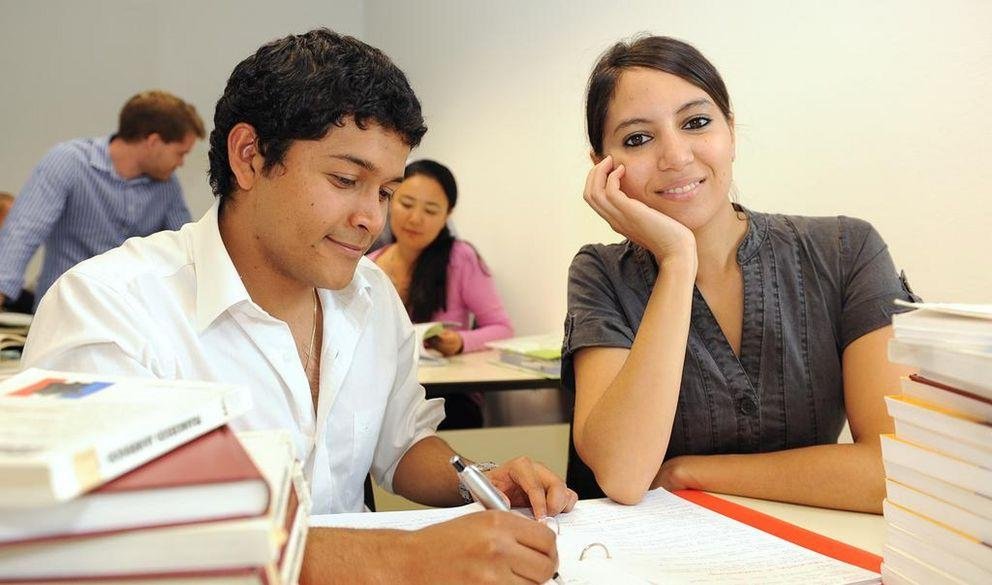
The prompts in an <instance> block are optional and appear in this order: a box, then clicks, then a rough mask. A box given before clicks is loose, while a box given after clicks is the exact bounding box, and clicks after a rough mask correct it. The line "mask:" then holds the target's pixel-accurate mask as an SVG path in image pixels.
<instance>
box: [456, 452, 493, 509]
mask: <svg viewBox="0 0 992 585" xmlns="http://www.w3.org/2000/svg"><path fill="white" fill-rule="evenodd" d="M472 466H473V467H475V468H476V469H478V470H479V471H481V472H483V473H485V472H487V471H489V470H491V469H496V468H497V467H499V464H498V463H496V462H494V461H481V462H479V463H473V464H472ZM458 495H460V496H461V497H462V501H464V502H465V503H466V504H471V503H472V502H474V501H475V499H474V498H473V497H472V494H471V493H469V491H468V488H467V487H465V484H464V483H462V482H461V480H459V481H458Z"/></svg>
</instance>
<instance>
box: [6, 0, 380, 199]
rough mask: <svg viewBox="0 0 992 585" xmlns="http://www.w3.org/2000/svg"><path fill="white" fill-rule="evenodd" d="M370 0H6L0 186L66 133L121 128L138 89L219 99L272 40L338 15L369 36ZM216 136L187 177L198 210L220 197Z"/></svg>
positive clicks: (207, 106)
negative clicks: (212, 167) (242, 65)
mask: <svg viewBox="0 0 992 585" xmlns="http://www.w3.org/2000/svg"><path fill="white" fill-rule="evenodd" d="M363 21H364V4H363V3H362V1H361V0H333V1H329V0H305V1H304V0H287V1H283V2H278V3H277V2H272V1H263V0H239V1H232V0H224V1H221V0H208V1H201V0H169V1H167V2H163V1H160V0H92V1H87V2H78V1H76V0H57V1H56V0H38V1H29V0H0V131H2V140H0V190H4V191H11V192H14V193H17V192H18V191H19V190H20V188H21V186H22V185H23V184H24V182H25V181H26V180H27V178H28V176H29V174H30V172H31V169H32V168H33V167H34V165H35V164H36V163H37V162H38V159H39V158H41V156H42V155H43V154H44V153H45V152H47V151H48V149H50V148H51V147H52V146H53V145H54V144H56V143H57V142H60V141H63V140H68V139H71V138H75V137H78V136H96V135H100V134H110V133H111V132H113V131H114V130H115V129H116V127H117V114H118V113H119V112H120V108H121V106H122V105H123V104H124V102H125V101H126V100H127V99H128V98H129V97H131V96H132V95H134V94H136V93H138V92H139V91H142V90H145V89H150V88H161V89H165V90H167V91H170V92H172V93H175V94H176V95H178V96H180V97H182V98H183V99H185V100H187V101H189V102H191V103H192V104H193V105H195V106H196V108H197V110H198V111H199V113H200V116H201V117H202V118H203V120H204V123H205V124H206V126H207V132H208V133H209V132H210V129H211V128H212V127H213V113H214V104H216V103H217V98H219V97H220V95H221V93H222V92H223V91H224V85H225V84H226V83H227V76H228V75H230V73H231V70H232V69H234V66H235V65H236V64H237V63H238V62H239V61H241V60H242V59H244V58H245V57H247V56H248V55H249V54H251V53H252V52H254V51H255V49H257V48H258V47H259V46H260V45H261V44H262V43H264V42H266V41H268V40H272V39H275V38H278V37H282V36H285V35H287V34H291V33H295V32H303V31H306V30H309V29H311V28H314V27H317V26H328V27H331V28H333V29H335V30H337V31H339V32H342V33H346V34H352V35H356V36H361V35H362V34H363V33H364V30H363ZM207 167H208V164H207V146H206V141H200V142H198V143H197V145H196V147H195V148H194V149H193V151H192V152H191V153H190V154H189V156H188V157H187V160H186V165H185V166H184V167H183V168H182V169H181V170H180V171H179V178H180V180H181V182H182V185H183V188H184V190H185V193H186V198H187V201H188V203H189V206H190V210H191V212H192V213H193V216H194V217H199V216H200V215H202V214H203V212H204V211H206V209H207V208H208V207H209V206H210V205H211V203H212V201H213V196H212V194H211V193H210V187H209V185H208V184H207V180H206V173H207Z"/></svg>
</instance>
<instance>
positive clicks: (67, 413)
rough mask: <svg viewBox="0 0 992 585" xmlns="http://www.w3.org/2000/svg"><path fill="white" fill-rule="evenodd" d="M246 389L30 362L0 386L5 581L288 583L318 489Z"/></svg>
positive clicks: (0, 526) (0, 559)
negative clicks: (252, 416) (242, 427)
mask: <svg viewBox="0 0 992 585" xmlns="http://www.w3.org/2000/svg"><path fill="white" fill-rule="evenodd" d="M249 407H250V398H249V395H248V393H247V392H246V391H244V390H243V389H241V388H239V387H236V386H228V385H222V384H208V383H197V382H174V381H173V382H164V381H156V380H144V379H126V378H114V377H103V376H92V375H81V374H70V373H65V372H50V371H43V370H28V371H26V372H23V373H21V374H18V375H16V376H14V377H12V378H10V379H8V380H6V381H5V382H3V383H2V384H0V583H31V584H34V585H40V584H42V583H53V584H54V583H60V584H66V583H79V582H85V583H88V584H93V583H100V584H108V585H109V584H114V585H123V584H125V583H127V584H135V585H136V584H139V583H147V584H149V585H153V584H154V585H164V584H168V585H189V584H193V583H204V584H218V585H219V584H224V585H234V584H238V585H242V584H244V585H247V584H262V585H283V584H289V583H295V582H296V580H297V578H298V575H299V570H300V566H301V563H302V556H303V549H304V545H305V542H306V534H307V527H308V517H309V508H310V503H309V492H308V490H307V488H306V486H305V484H304V482H303V478H302V475H301V473H300V469H299V465H298V463H297V462H296V461H295V457H294V448H293V445H292V443H291V441H290V438H289V436H288V434H287V433H285V432H282V431H259V432H250V433H238V434H235V433H234V432H233V431H232V430H231V429H230V428H229V427H228V426H226V423H227V421H229V420H231V419H232V418H234V417H237V416H238V415H240V414H242V413H244V412H245V411H247V409H248V408H249Z"/></svg>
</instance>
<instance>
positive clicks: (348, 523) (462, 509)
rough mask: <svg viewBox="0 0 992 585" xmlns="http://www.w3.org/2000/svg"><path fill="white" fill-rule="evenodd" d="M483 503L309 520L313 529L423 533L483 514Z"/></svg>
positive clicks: (321, 516) (353, 514)
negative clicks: (412, 531) (438, 525)
mask: <svg viewBox="0 0 992 585" xmlns="http://www.w3.org/2000/svg"><path fill="white" fill-rule="evenodd" d="M483 509H484V508H483V507H482V506H481V505H480V504H468V505H465V506H459V507H457V508H430V509H428V510H408V511H403V512H374V513H373V512H356V513H348V514H316V515H314V516H311V517H310V527H311V528H389V529H393V530H420V529H421V528H425V527H427V526H431V525H432V524H438V523H440V522H447V521H448V520H454V519H455V518H458V517H460V516H464V515H465V514H471V513H472V512H481V511H482V510H483Z"/></svg>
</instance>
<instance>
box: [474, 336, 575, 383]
mask: <svg viewBox="0 0 992 585" xmlns="http://www.w3.org/2000/svg"><path fill="white" fill-rule="evenodd" d="M561 342H562V338H561V335H560V334H556V333H548V334H543V335H529V336H525V337H514V338H512V339H503V340H500V341H491V342H489V343H487V344H486V345H487V346H488V347H489V348H491V349H495V350H498V351H499V361H500V362H501V363H503V364H506V365H509V366H513V367H517V368H522V369H524V370H528V371H532V372H536V373H538V374H542V375H545V376H548V377H549V378H558V377H561Z"/></svg>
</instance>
